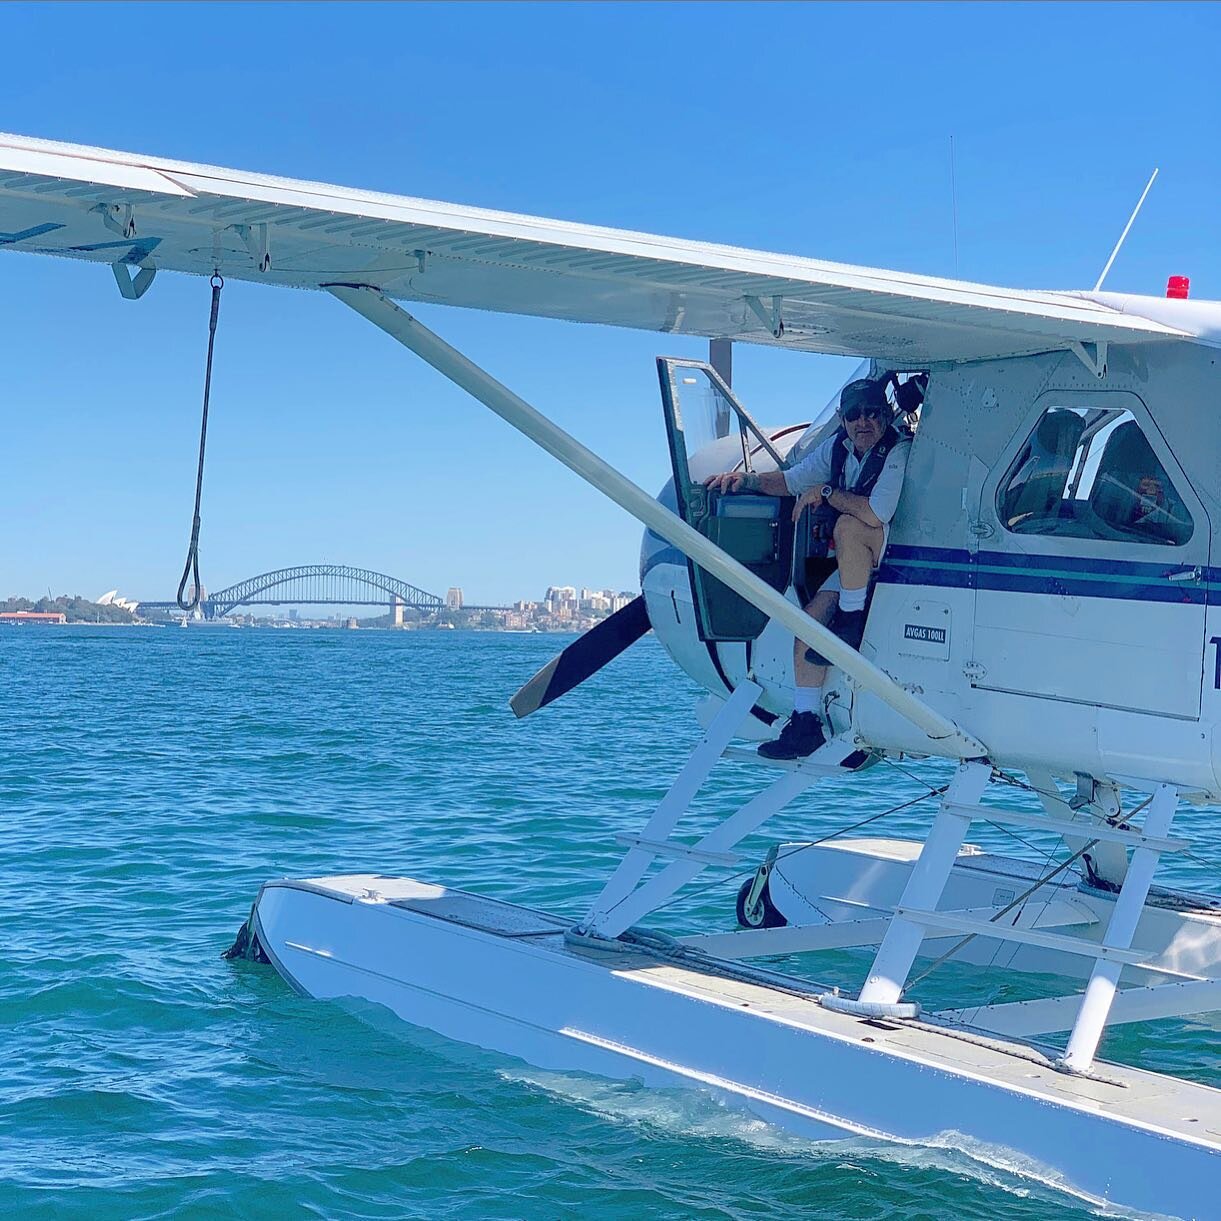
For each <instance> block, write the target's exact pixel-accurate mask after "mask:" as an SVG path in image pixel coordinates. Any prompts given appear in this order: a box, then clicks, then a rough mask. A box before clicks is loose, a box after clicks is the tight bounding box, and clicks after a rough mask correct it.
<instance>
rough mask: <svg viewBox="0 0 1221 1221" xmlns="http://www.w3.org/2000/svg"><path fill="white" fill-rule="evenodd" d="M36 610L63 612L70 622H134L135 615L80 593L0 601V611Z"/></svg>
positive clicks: (9, 612)
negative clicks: (83, 596)
mask: <svg viewBox="0 0 1221 1221" xmlns="http://www.w3.org/2000/svg"><path fill="white" fill-rule="evenodd" d="M16 611H35V612H37V613H38V614H42V615H45V614H55V613H56V612H59V613H61V614H63V615H64V616H65V617H66V618H67V620H68V622H69V623H134V622H135V616H134V615H133V614H132V613H131V611H129V610H124V609H123V608H122V607H121V606H103V605H101V603H99V602H91V601H90V600H89V599H88V598H82V597H81V596H80V594H60V595H59V597H57V598H51V597H47V598H39V599H38V600H37V601H33V600H31V599H30V598H17V597H13V598H5V599H4V600H3V601H0V613H3V614H12V613H14V612H16Z"/></svg>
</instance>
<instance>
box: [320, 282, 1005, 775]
mask: <svg viewBox="0 0 1221 1221" xmlns="http://www.w3.org/2000/svg"><path fill="white" fill-rule="evenodd" d="M321 287H323V288H325V289H327V290H328V291H329V292H330V293H331V294H332V295H333V296H335V297H337V298H338V299H339V300H340V301H342V302H343V303H344V305H347V306H349V307H350V308H352V309H353V310H355V311H356V312H357V313H358V314H361V315H362V316H363V317H365V318H367V319H368V320H369V321H370V322H372V323H373V324H374V325H376V326H379V327H380V328H381V329H382V330H383V331H385V332H386V333H387V334H388V335H390V336H391V337H392V338H394V339H397V340H398V341H399V343H401V344H402V345H403V346H404V347H405V348H409V349H410V350H411V351H412V352H414V353H415V354H416V355H417V356H418V357H420V359H421V360H423V361H425V362H426V363H428V364H430V365H432V367H433V368H434V369H436V370H437V371H438V372H439V373H442V374H444V375H445V376H446V377H448V378H449V380H450V381H452V382H453V383H454V384H455V385H457V386H460V387H461V388H462V389H463V390H465V391H466V392H467V393H468V394H470V395H472V396H473V397H474V398H476V399H478V400H479V401H480V402H481V403H483V405H484V406H485V407H487V408H488V409H489V410H491V411H494V412H495V413H496V414H497V415H498V416H500V418H501V419H503V420H505V421H507V422H508V423H509V424H512V425H513V427H514V428H516V429H517V430H518V431H519V432H521V433H524V434H525V435H526V436H527V437H529V438H530V440H531V441H533V442H534V443H535V444H536V445H538V446H539V447H540V448H542V449H544V450H546V451H547V453H549V454H550V455H551V456H552V457H553V458H556V459H558V460H559V461H560V462H562V463H563V464H564V465H565V466H566V467H568V469H569V470H571V471H574V472H575V473H576V474H578V475H580V476H581V478H582V479H584V480H585V481H586V482H587V483H590V484H592V485H593V486H594V487H596V488H597V489H598V490H599V491H600V492H602V493H604V494H605V495H606V496H608V497H610V499H611V500H613V501H614V502H615V503H616V504H617V505H619V506H620V507H621V508H623V509H626V510H627V511H628V512H629V513H630V514H631V515H632V516H633V517H635V518H636V519H637V520H638V521H640V522H642V523H643V524H644V525H646V526H647V527H648V528H649V529H650V530H652V531H654V532H655V533H656V534H659V535H660V536H661V537H662V538H664V539H665V540H666V541H667V542H669V543H672V544H673V545H674V546H675V547H677V548H678V549H679V550H680V551H682V552H683V553H684V554H685V555H688V556H690V558H691V559H692V560H694V561H695V562H696V563H697V564H699V565H700V566H701V567H702V568H704V569H706V570H707V571H708V572H710V573H711V574H712V575H713V576H715V577H717V578H719V579H720V580H722V581H724V582H725V584H726V585H728V586H729V587H730V589H733V590H734V591H736V592H737V593H739V594H741V595H742V597H744V598H745V599H746V600H747V601H748V602H750V603H752V604H753V605H754V606H757V607H758V608H759V609H760V610H761V611H762V612H763V613H764V614H765V615H767V616H769V618H772V619H775V620H776V621H777V622H779V623H781V624H782V625H783V626H784V627H786V628H787V629H788V630H789V631H790V632H792V633H793V634H794V635H796V636H797V638H798V639H799V640H802V641H804V642H805V643H806V644H808V645H809V646H810V647H811V648H814V649H817V650H818V651H819V652H820V653H822V654H823V655H824V656H825V657H827V658H828V659H829V660H830V661H831V662H832V663H833V664H834V665H837V666H839V668H840V669H841V670H843V671H844V673H845V674H847V675H848V676H849V677H850V678H852V679H853V680H854V681H855V682H856V684H857V686H858V687H859V688H861V689H862V690H864V691H868V692H869V693H870V694H872V695H876V696H877V697H878V698H879V699H880V700H882V701H883V702H884V703H886V704H888V705H889V706H890V707H891V708H893V709H894V710H895V711H896V712H897V713H899V715H900V716H903V717H905V718H906V719H907V720H908V721H910V722H911V723H912V724H913V725H915V726H917V728H919V729H921V730H923V731H924V733H926V734H927V735H928V736H929V738H930V739H932V740H934V741H935V742H936V743H937V744H938V748H939V749H938V750H937V752H936V753H938V754H946V755H949V756H950V757H954V758H960V759H978V758H982V757H983V756H984V755H986V754H987V748H986V747H985V746H984V745H983V744H982V743H981V742H978V741H977V740H976V739H975V738H973V737H971V735H970V734H968V733H965V732H964V731H963V730H961V729H959V727H958V726H957V725H956V724H954V722H953V721H951V720H950V719H949V718H948V717H945V716H943V715H942V714H941V713H940V712H937V711H936V710H935V709H933V708H930V707H929V706H928V705H927V704H925V703H924V702H923V701H921V700H918V699H917V698H916V697H915V696H914V695H912V693H911V692H910V691H907V690H905V689H904V688H903V687H901V686H899V684H898V683H896V682H895V681H894V679H892V678H891V677H890V676H889V675H888V674H886V673H884V672H883V671H882V670H880V669H878V667H877V666H875V665H874V664H873V663H872V662H871V661H868V660H867V659H866V658H864V657H862V656H861V655H860V654H859V653H858V652H857V651H856V650H855V649H852V648H849V647H848V646H847V645H846V644H844V642H843V641H842V640H840V638H839V637H838V636H835V635H833V634H832V633H831V632H829V631H828V630H827V629H826V628H825V627H823V626H822V624H821V623H817V622H816V621H815V620H813V619H811V618H810V616H809V615H807V614H806V613H805V612H804V611H802V610H801V609H799V608H798V607H797V606H794V605H793V603H791V602H789V601H788V600H787V599H786V598H784V597H783V596H782V595H780V594H778V593H777V592H776V591H775V590H774V589H772V587H771V586H770V585H768V584H766V583H765V582H764V581H762V580H760V579H759V578H758V577H757V576H755V574H754V573H753V572H751V571H750V570H749V569H747V568H744V567H743V566H742V565H741V564H739V563H738V562H737V561H736V560H734V559H732V558H731V557H730V556H729V555H727V554H726V553H725V552H724V551H722V550H721V548H720V547H718V546H716V544H715V543H712V542H710V541H709V540H708V539H706V538H705V537H704V536H703V535H702V534H700V533H698V532H697V531H696V530H693V529H692V528H691V527H690V526H688V525H687V523H686V522H684V521H682V520H681V519H680V518H679V517H678V515H677V514H675V513H673V512H671V511H670V510H669V509H667V508H666V507H665V506H664V505H662V504H660V503H659V502H658V501H657V500H655V499H654V498H653V497H652V496H650V495H649V494H648V492H646V491H645V490H644V489H643V488H641V487H638V486H637V485H636V484H634V483H633V482H632V481H631V480H630V479H628V478H627V477H626V476H625V475H623V474H621V473H620V472H619V471H617V470H616V469H615V468H614V467H613V466H611V465H610V464H609V463H608V462H604V461H603V460H602V459H601V458H599V457H598V455H597V454H595V453H594V452H593V451H592V450H589V449H587V448H586V447H585V446H584V445H582V444H581V443H580V442H579V441H577V440H576V439H575V438H574V437H571V436H569V435H568V433H566V432H564V430H563V429H562V428H559V427H558V426H557V425H555V424H553V423H552V422H551V421H550V420H549V419H547V417H546V416H544V415H543V414H542V413H541V412H539V411H537V410H535V408H533V407H531V406H530V404H529V403H527V402H526V401H525V400H524V399H521V398H519V397H518V396H517V395H516V394H514V393H513V392H512V391H511V390H509V389H508V388H507V387H506V386H503V385H501V383H500V382H498V381H496V379H495V378H493V377H492V376H491V374H489V373H487V372H485V371H484V370H483V369H481V368H479V366H478V365H476V364H475V363H474V362H472V361H470V360H468V359H467V358H466V357H465V356H463V355H462V353H461V352H459V351H458V350H457V349H455V348H452V347H450V345H449V344H447V343H446V342H445V341H444V340H443V339H441V338H440V337H439V336H437V335H434V334H433V333H432V331H430V330H428V328H427V327H425V326H424V325H423V324H421V323H420V322H419V321H418V320H417V319H415V318H413V317H412V316H411V315H410V314H409V313H407V311H406V310H404V309H401V308H400V307H399V306H397V305H395V304H394V302H392V301H389V300H387V298H385V297H384V296H382V294H381V293H380V292H378V290H377V289H375V288H371V287H369V286H367V285H360V284H323V285H321Z"/></svg>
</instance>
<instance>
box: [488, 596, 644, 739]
mask: <svg viewBox="0 0 1221 1221" xmlns="http://www.w3.org/2000/svg"><path fill="white" fill-rule="evenodd" d="M648 630H649V614H648V611H647V610H646V609H645V605H644V595H643V594H641V596H640V597H639V598H633V599H632V601H630V602H629V603H628V604H627V605H626V606H625V607H622V608H621V609H620V610H617V611H615V613H614V614H613V615H610V616H608V617H607V618H606V619H603V620H602V622H601V623H599V624H597V625H596V626H594V627H591V628H590V629H589V631H588V632H586V633H585V634H584V635H583V636H581V637H580V639H578V640H574V641H573V642H572V644H570V645H569V646H568V647H567V648H566V649H565V650H564V651H563V652H562V653H559V654H557V655H556V656H555V657H553V658H552V659H551V660H550V661H549V662H548V663H547V664H546V665H545V666H544V667H543V668H542V669H541V670H540V671H539V672H538V673H537V674H536V675H535V676H534V677H533V678H532V679H530V681H529V682H528V683H526V684H525V686H523V687H522V688H521V690H520V691H518V693H517V694H516V695H515V696H514V697H513V698H512V699H511V700H510V701H509V707H510V708H512V709H513V711H514V713H516V714H517V716H519V717H525V716H529V715H530V713H532V712H537V711H538V710H539V709H540V708H542V707H543V706H544V705H545V704H550V703H551V702H552V700H558V699H559V698H560V696H561V695H566V694H567V693H568V692H569V691H571V690H572V689H573V687H579V686H580V685H581V683H583V682H584V681H585V680H586V679H587V678H589V677H590V676H591V675H593V674H597V672H598V671H599V670H601V669H602V667H603V666H604V665H606V663H607V662H609V661H614V659H615V658H616V657H618V656H619V654H620V653H622V652H623V650H624V649H626V648H627V647H628V646H629V645H633V644H635V643H636V641H637V640H639V639H640V637H641V636H643V635H644V634H645V633H646V632H647V631H648Z"/></svg>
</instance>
